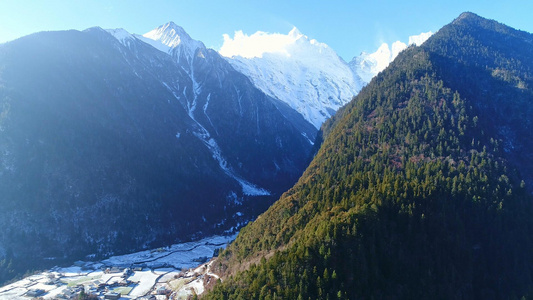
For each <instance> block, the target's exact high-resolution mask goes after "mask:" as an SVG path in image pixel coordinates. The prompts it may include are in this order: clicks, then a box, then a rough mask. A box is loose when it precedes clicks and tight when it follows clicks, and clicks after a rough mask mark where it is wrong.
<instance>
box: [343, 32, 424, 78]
mask: <svg viewBox="0 0 533 300" xmlns="http://www.w3.org/2000/svg"><path fill="white" fill-rule="evenodd" d="M432 34H433V33H432V32H431V31H429V32H423V33H421V34H419V35H413V36H410V37H409V44H405V43H403V42H401V41H396V42H394V43H392V45H391V47H389V44H387V43H383V44H381V46H380V47H379V48H378V50H377V51H376V52H374V53H366V52H362V53H361V54H360V55H359V56H356V57H354V58H353V59H352V61H351V62H350V63H349V65H350V68H351V69H352V70H353V71H354V72H355V73H356V74H357V75H359V77H360V78H361V79H362V80H363V81H364V82H365V83H368V82H370V80H372V78H373V77H374V76H376V75H377V74H378V73H379V72H381V71H383V70H384V69H385V68H386V67H387V66H388V65H389V64H390V63H391V62H392V61H393V60H394V59H395V58H396V56H398V54H399V53H400V52H402V51H403V50H405V49H406V48H407V47H408V46H410V45H416V46H420V45H421V44H422V43H424V42H425V41H426V40H427V39H428V38H429V37H430V36H431V35H432Z"/></svg>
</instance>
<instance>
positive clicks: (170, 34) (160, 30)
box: [143, 22, 193, 48]
mask: <svg viewBox="0 0 533 300" xmlns="http://www.w3.org/2000/svg"><path fill="white" fill-rule="evenodd" d="M143 36H144V37H146V38H149V39H151V40H154V41H160V42H161V43H162V44H163V45H166V46H167V47H169V48H175V47H177V46H178V45H179V44H181V43H182V41H183V42H184V43H189V42H191V41H193V39H192V38H191V37H190V36H189V34H187V32H185V30H183V28H182V27H181V26H178V25H176V24H175V23H174V22H168V23H166V24H164V25H161V26H159V27H157V28H155V29H154V30H152V31H150V32H147V33H145V34H143Z"/></svg>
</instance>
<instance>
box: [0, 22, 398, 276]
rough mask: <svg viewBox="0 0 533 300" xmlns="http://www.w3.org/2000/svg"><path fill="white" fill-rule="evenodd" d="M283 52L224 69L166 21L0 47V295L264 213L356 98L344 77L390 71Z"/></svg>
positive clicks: (324, 52) (352, 81) (378, 60)
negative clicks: (65, 267) (90, 260)
mask: <svg viewBox="0 0 533 300" xmlns="http://www.w3.org/2000/svg"><path fill="white" fill-rule="evenodd" d="M285 39H286V43H285V44H284V45H283V51H284V52H283V53H278V52H276V51H277V50H279V49H277V50H276V49H274V50H272V51H271V52H268V53H264V55H261V56H260V57H259V56H251V57H248V56H247V57H243V56H238V55H236V56H231V57H225V56H222V55H220V54H219V53H218V52H217V51H214V50H212V49H208V48H206V47H205V45H204V44H203V43H202V42H201V41H197V40H194V39H192V38H191V37H190V36H189V35H188V34H187V33H186V32H185V30H184V29H183V28H181V27H180V26H178V25H176V24H174V23H172V22H170V23H167V24H165V25H162V26H160V27H158V28H156V29H154V30H152V31H150V32H148V33H146V34H144V35H137V34H130V33H128V32H127V31H125V30H124V29H107V30H104V29H101V28H98V27H96V28H90V29H87V30H85V31H82V32H79V31H74V30H71V31H61V32H41V33H35V34H32V35H29V36H26V37H23V38H20V39H17V40H15V41H12V42H8V43H5V44H1V45H0V130H1V134H0V194H1V195H2V197H1V198H0V205H1V207H2V208H3V209H2V211H0V226H2V228H3V230H2V231H0V282H2V281H4V280H7V279H10V278H11V277H13V276H14V274H17V273H20V272H26V271H28V270H31V269H36V268H41V267H46V266H49V265H51V264H57V263H61V262H63V261H65V262H71V261H72V260H74V259H78V258H83V257H84V256H86V255H93V256H94V255H96V256H107V255H110V254H118V253H124V252H126V251H133V250H139V249H145V248H147V247H155V246H160V245H165V244H170V243H174V242H176V241H180V240H186V239H190V238H193V237H200V236H205V235H209V234H215V233H223V232H229V231H234V230H236V229H237V228H239V227H240V226H242V225H244V224H245V223H246V222H247V221H249V220H250V219H253V218H254V217H255V216H256V215H257V214H259V213H261V212H263V211H264V210H265V209H266V208H267V207H268V206H269V205H270V204H271V203H272V202H273V201H274V200H275V199H277V198H278V197H279V196H280V195H281V194H282V193H283V192H285V191H286V190H287V189H289V188H290V187H291V186H292V185H293V184H294V183H295V182H296V181H297V179H298V178H299V176H300V175H301V173H302V172H303V170H304V169H305V167H307V164H308V162H309V161H310V159H311V156H312V151H313V147H314V146H313V144H314V143H315V138H316V135H317V132H318V129H319V128H320V126H321V124H322V123H323V122H324V121H325V120H326V119H328V118H329V117H331V116H332V115H334V114H335V111H336V110H337V109H339V108H340V107H342V106H343V105H345V104H346V103H348V102H349V100H350V99H351V98H352V97H353V96H354V95H355V94H357V93H358V92H359V90H360V89H361V88H362V87H363V86H364V85H365V84H366V82H365V81H364V80H362V79H361V78H360V75H358V74H365V76H367V77H368V76H373V75H372V74H374V75H375V74H377V73H378V72H379V71H380V70H381V69H380V68H381V67H382V66H384V65H385V64H388V62H390V61H391V60H392V59H393V58H394V57H393V56H389V57H385V58H384V57H383V56H380V55H366V54H365V55H364V56H362V58H357V59H358V60H357V61H358V62H360V63H358V64H353V63H352V64H347V63H346V62H345V61H343V60H342V59H341V58H340V57H338V55H337V54H336V53H335V52H334V51H333V50H332V49H331V48H329V47H328V46H327V45H325V44H323V43H319V42H317V41H316V40H310V39H309V38H308V37H307V36H305V35H303V34H302V33H300V32H299V31H298V30H297V29H294V30H292V31H291V32H290V33H289V34H288V35H285ZM380 49H381V48H380ZM380 51H381V50H380ZM221 53H222V54H224V51H222V50H221ZM383 59H384V60H383ZM385 61H386V62H385ZM376 65H378V66H379V68H378V67H376ZM8 266H9V267H8Z"/></svg>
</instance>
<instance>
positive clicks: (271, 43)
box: [219, 27, 362, 128]
mask: <svg viewBox="0 0 533 300" xmlns="http://www.w3.org/2000/svg"><path fill="white" fill-rule="evenodd" d="M219 53H220V54H221V55H222V56H224V57H226V59H227V60H228V61H229V62H230V63H231V64H232V65H233V67H234V68H235V69H236V70H237V71H239V72H241V73H243V74H245V75H246V76H248V78H250V80H251V81H252V82H253V83H254V85H255V86H257V87H258V88H259V89H261V90H262V91H263V92H264V93H266V94H267V95H269V96H271V97H273V98H276V99H278V100H281V101H283V102H285V103H287V104H288V105H289V106H290V107H292V108H293V109H294V110H296V111H298V112H299V113H300V114H301V115H302V116H303V117H304V118H305V119H306V120H307V121H309V122H310V123H311V124H313V125H314V126H315V127H316V128H320V125H322V123H323V122H324V121H325V120H326V119H327V118H329V117H330V116H331V115H333V114H334V113H335V111H337V109H339V108H340V107H341V106H342V105H344V104H346V103H347V102H349V101H350V100H351V99H352V97H353V96H354V95H356V94H357V93H358V92H359V90H360V89H361V86H362V83H361V81H360V79H359V77H358V76H357V75H355V74H354V73H353V72H352V71H351V70H350V68H349V67H348V65H347V64H346V62H344V60H342V59H341V58H340V57H339V56H338V55H337V53H336V52H335V51H334V50H333V49H331V48H330V47H329V46H328V45H326V44H324V43H320V42H318V41H316V40H314V39H310V38H309V37H307V36H306V35H304V34H302V33H301V32H300V31H299V30H298V29H297V28H296V27H294V28H293V29H292V30H291V31H290V32H289V33H288V34H281V33H267V32H261V31H258V32H256V33H254V34H252V35H246V34H244V33H243V32H242V31H236V32H235V34H234V36H233V38H232V37H230V36H229V35H227V34H225V35H224V44H223V45H222V47H221V48H220V51H219Z"/></svg>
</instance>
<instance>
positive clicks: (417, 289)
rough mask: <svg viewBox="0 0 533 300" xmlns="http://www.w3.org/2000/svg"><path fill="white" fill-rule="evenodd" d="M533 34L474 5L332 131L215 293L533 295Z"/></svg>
mask: <svg viewBox="0 0 533 300" xmlns="http://www.w3.org/2000/svg"><path fill="white" fill-rule="evenodd" d="M532 43H533V36H532V35H531V34H529V33H525V32H520V31H516V30H514V29H512V28H509V27H506V26H504V25H502V24H499V23H497V22H495V21H491V20H486V19H483V18H481V17H479V16H477V15H475V14H472V13H464V14H462V15H461V16H459V17H458V18H457V19H456V20H455V21H454V22H452V23H451V24H449V25H447V26H445V27H444V28H442V29H441V30H440V31H439V32H437V33H436V34H435V35H434V36H432V37H431V38H430V39H429V40H428V41H427V42H426V43H424V44H423V45H422V46H421V47H409V48H408V49H407V50H405V51H404V52H402V53H401V54H400V55H399V56H398V57H397V59H396V60H395V61H394V62H393V63H392V64H391V65H390V66H389V67H388V68H387V69H385V70H384V71H383V72H382V73H380V74H379V75H378V76H377V77H376V78H374V79H373V80H372V81H371V83H370V84H369V85H367V86H366V87H365V88H363V90H362V91H361V92H360V94H359V95H358V96H357V97H356V98H355V99H354V100H353V101H352V102H350V103H349V104H348V105H347V106H346V107H344V108H343V109H342V110H341V111H340V112H339V113H338V114H337V115H336V117H335V118H334V119H332V120H330V121H329V122H328V123H327V124H325V126H324V127H323V136H324V142H323V144H322V146H321V148H320V150H319V152H318V154H317V155H316V157H315V158H314V160H313V161H312V163H311V165H310V166H309V167H308V169H307V170H306V171H305V173H304V175H303V176H302V177H301V178H300V180H299V182H298V183H297V184H296V185H295V186H294V187H293V188H292V189H291V190H289V191H288V192H287V193H285V194H284V195H283V196H282V197H281V199H280V200H279V201H278V202H276V203H275V204H274V205H273V206H272V207H271V208H270V209H269V210H268V211H267V212H266V213H264V214H263V215H261V216H260V217H259V218H258V219H257V220H256V221H255V222H253V223H251V224H249V225H248V226H246V227H245V228H243V229H242V230H241V232H240V234H239V236H238V237H237V239H236V240H235V242H233V243H232V244H231V245H230V246H229V247H228V249H227V250H226V251H224V252H222V253H221V255H220V256H219V258H218V262H217V265H218V268H219V271H220V273H221V274H223V275H224V278H223V279H224V280H223V282H222V283H221V284H219V285H217V286H216V287H215V289H214V290H213V291H211V292H210V294H208V295H207V296H206V298H208V299H516V298H520V297H522V296H527V295H529V296H531V295H533V294H532V292H533V290H532V288H533V257H532V256H531V253H533V220H532V218H531V214H532V212H533V209H532V197H531V190H532V187H533V186H532V182H531V173H530V172H529V170H531V167H532V166H533V160H532V159H531V154H530V152H529V151H528V149H531V147H530V145H531V144H530V143H531V140H532V139H533V131H532V130H531V121H532V120H533V81H532V78H533V77H532V75H533V74H532V72H533V50H532V49H533V48H532V47H531V44H532Z"/></svg>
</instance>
